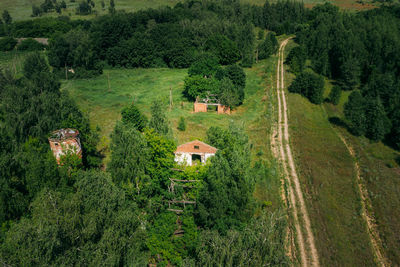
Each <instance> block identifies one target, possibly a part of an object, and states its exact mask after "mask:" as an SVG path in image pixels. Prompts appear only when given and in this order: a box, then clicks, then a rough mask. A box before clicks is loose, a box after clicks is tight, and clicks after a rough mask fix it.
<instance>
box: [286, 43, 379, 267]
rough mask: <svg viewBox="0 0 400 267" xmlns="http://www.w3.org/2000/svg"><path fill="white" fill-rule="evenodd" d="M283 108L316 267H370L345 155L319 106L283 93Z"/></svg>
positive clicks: (349, 163)
mask: <svg viewBox="0 0 400 267" xmlns="http://www.w3.org/2000/svg"><path fill="white" fill-rule="evenodd" d="M292 45H293V44H292ZM289 50H290V46H289V47H288V49H287V51H286V55H287V54H288V51H289ZM286 79H287V82H286V85H287V86H288V85H289V84H290V81H291V80H292V79H293V75H292V74H290V73H288V72H287V74H286ZM288 108H289V124H290V134H291V143H292V144H291V145H292V149H293V152H294V156H295V160H296V165H297V166H298V170H299V178H300V182H301V184H302V190H303V193H304V194H305V198H306V203H307V208H308V212H309V215H310V219H311V225H312V228H313V232H314V235H315V241H316V246H317V248H318V253H319V256H320V261H321V265H322V266H374V258H373V252H372V249H371V246H370V242H369V239H368V234H367V232H366V225H365V222H364V221H363V219H362V217H361V216H360V214H361V213H360V212H361V205H360V196H359V194H358V189H357V184H356V176H355V175H356V174H355V171H354V164H353V160H352V158H351V156H350V154H349V153H348V151H347V149H346V147H345V145H344V144H343V143H342V141H341V140H340V138H339V137H338V135H337V134H336V132H335V131H334V130H333V128H332V126H331V125H330V123H329V121H328V116H327V114H326V113H325V111H324V108H323V106H319V105H314V104H311V103H310V102H309V101H308V100H307V99H306V98H304V97H302V96H300V95H298V94H292V93H288Z"/></svg>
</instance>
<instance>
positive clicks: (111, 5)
mask: <svg viewBox="0 0 400 267" xmlns="http://www.w3.org/2000/svg"><path fill="white" fill-rule="evenodd" d="M108 12H110V14H114V13H115V3H114V0H110V7H109V8H108Z"/></svg>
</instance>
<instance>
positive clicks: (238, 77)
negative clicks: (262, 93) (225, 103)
mask: <svg viewBox="0 0 400 267" xmlns="http://www.w3.org/2000/svg"><path fill="white" fill-rule="evenodd" d="M225 75H226V77H228V78H229V79H230V80H231V81H232V83H233V85H235V87H236V95H237V97H238V99H239V104H241V103H243V100H244V88H245V87H246V73H245V72H244V70H243V68H241V67H240V66H238V65H229V66H227V67H226V68H225Z"/></svg>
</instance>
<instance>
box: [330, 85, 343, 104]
mask: <svg viewBox="0 0 400 267" xmlns="http://www.w3.org/2000/svg"><path fill="white" fill-rule="evenodd" d="M341 95H342V89H341V88H340V86H338V85H334V86H333V87H332V90H331V92H330V93H329V102H331V103H332V104H334V105H337V104H339V101H340V97H341Z"/></svg>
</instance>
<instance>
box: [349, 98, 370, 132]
mask: <svg viewBox="0 0 400 267" xmlns="http://www.w3.org/2000/svg"><path fill="white" fill-rule="evenodd" d="M344 115H345V117H346V119H347V120H348V122H349V127H350V130H351V131H352V133H353V134H355V135H364V134H365V132H366V121H367V119H366V116H365V99H364V97H363V96H362V95H361V94H360V92H358V91H354V92H352V93H351V94H350V96H349V99H348V101H347V103H346V104H345V105H344Z"/></svg>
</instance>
